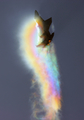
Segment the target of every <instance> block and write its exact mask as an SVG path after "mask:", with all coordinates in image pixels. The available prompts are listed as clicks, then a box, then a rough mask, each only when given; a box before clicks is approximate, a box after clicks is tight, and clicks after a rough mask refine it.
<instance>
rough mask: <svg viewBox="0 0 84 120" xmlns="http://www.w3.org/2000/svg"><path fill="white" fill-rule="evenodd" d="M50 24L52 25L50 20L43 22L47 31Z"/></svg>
mask: <svg viewBox="0 0 84 120" xmlns="http://www.w3.org/2000/svg"><path fill="white" fill-rule="evenodd" d="M51 23H52V18H49V19H47V20H45V25H46V27H47V30H49V27H50V25H51Z"/></svg>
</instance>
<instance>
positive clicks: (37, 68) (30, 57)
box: [20, 19, 61, 120]
mask: <svg viewBox="0 0 84 120" xmlns="http://www.w3.org/2000/svg"><path fill="white" fill-rule="evenodd" d="M39 22H40V21H39ZM38 41H39V37H38V27H37V24H36V22H35V21H34V19H31V20H30V21H28V22H27V23H26V24H25V25H24V27H23V28H22V30H21V33H20V53H21V55H22V58H23V59H24V60H25V62H26V63H27V64H26V65H27V67H28V68H30V70H31V71H32V73H33V75H34V77H33V80H32V86H34V87H35V88H36V92H35V93H33V98H34V102H33V103H32V109H33V113H32V116H33V118H34V119H38V120H40V119H41V120H59V119H60V118H59V110H60V109H61V94H60V92H61V91H60V81H59V68H58V64H57V57H56V54H55V49H54V44H53V43H51V45H50V46H48V47H46V48H40V47H39V48H38V47H36V45H37V43H38ZM34 119H33V120H34Z"/></svg>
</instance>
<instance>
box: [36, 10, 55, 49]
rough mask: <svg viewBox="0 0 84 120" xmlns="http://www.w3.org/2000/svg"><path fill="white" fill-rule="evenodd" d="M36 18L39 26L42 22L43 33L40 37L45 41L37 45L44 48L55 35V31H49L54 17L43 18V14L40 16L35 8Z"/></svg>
mask: <svg viewBox="0 0 84 120" xmlns="http://www.w3.org/2000/svg"><path fill="white" fill-rule="evenodd" d="M35 20H36V22H37V23H38V26H40V22H41V29H42V30H41V31H42V35H41V36H40V37H41V38H42V39H43V41H42V42H41V43H40V44H39V45H37V47H40V46H42V47H43V48H44V47H46V46H47V45H49V44H50V42H51V41H52V39H53V36H54V33H52V34H50V32H49V27H50V25H51V23H52V18H49V19H47V20H43V19H42V18H41V16H39V14H38V12H37V11H36V10H35ZM39 21H40V22H39Z"/></svg>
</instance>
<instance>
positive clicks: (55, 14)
mask: <svg viewBox="0 0 84 120" xmlns="http://www.w3.org/2000/svg"><path fill="white" fill-rule="evenodd" d="M35 10H37V11H38V12H39V13H40V14H41V16H42V18H43V19H47V18H49V17H52V20H53V24H54V26H55V36H54V39H53V42H54V44H55V48H56V54H57V58H58V64H59V68H60V76H61V91H62V97H63V101H62V112H61V120H84V1H83V0H72V1H71V0H68V1H67V0H3V1H2V0H0V120H30V116H31V114H32V112H31V104H30V102H29V97H30V96H31V89H30V86H31V79H32V74H31V71H29V70H28V69H27V68H26V67H25V65H24V63H23V62H22V60H21V58H20V57H19V55H18V48H19V44H18V37H17V35H18V33H19V29H20V26H21V24H22V23H23V22H24V20H25V19H26V18H28V17H29V16H30V15H32V16H33V15H34V11H35Z"/></svg>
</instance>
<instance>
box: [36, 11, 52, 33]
mask: <svg viewBox="0 0 84 120" xmlns="http://www.w3.org/2000/svg"><path fill="white" fill-rule="evenodd" d="M35 20H36V22H37V23H38V26H39V24H40V23H39V21H40V22H41V23H42V27H43V28H42V31H43V33H44V32H46V31H48V30H49V27H50V25H51V23H52V18H49V19H47V20H43V19H42V17H41V16H39V13H38V12H37V11H36V10H35Z"/></svg>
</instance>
